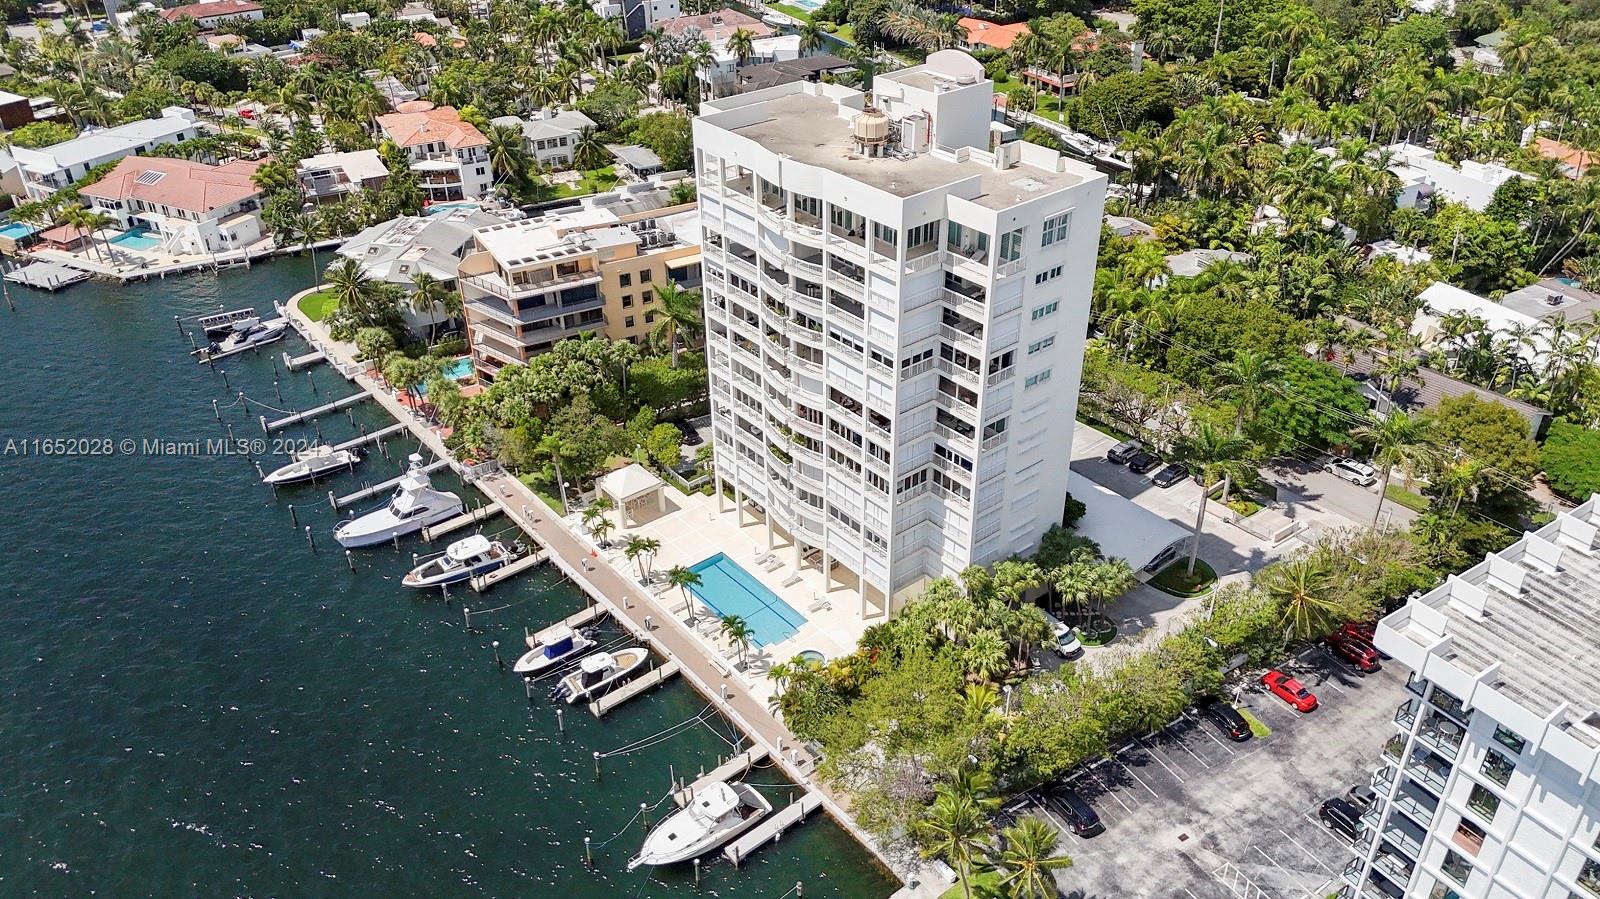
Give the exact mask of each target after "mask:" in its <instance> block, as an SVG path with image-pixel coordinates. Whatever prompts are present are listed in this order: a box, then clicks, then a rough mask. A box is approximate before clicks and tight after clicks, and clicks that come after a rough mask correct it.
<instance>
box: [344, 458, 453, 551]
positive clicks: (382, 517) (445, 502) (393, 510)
mask: <svg viewBox="0 0 1600 899" xmlns="http://www.w3.org/2000/svg"><path fill="white" fill-rule="evenodd" d="M410 461H411V469H410V470H409V471H407V472H406V475H405V477H403V478H401V479H400V486H398V487H396V488H395V491H394V496H391V497H390V498H389V502H387V503H385V504H384V505H382V506H379V507H378V508H376V509H373V510H372V511H370V512H367V513H365V514H363V515H358V516H356V517H355V518H351V519H348V520H346V521H344V522H341V523H340V524H339V526H338V527H336V528H334V529H333V539H335V540H337V541H339V545H340V546H343V547H347V548H350V549H355V548H358V547H362V546H375V545H377V544H379V543H388V542H389V541H390V540H393V539H395V538H396V537H405V536H407V535H409V534H415V533H416V532H417V531H420V530H422V529H423V528H425V527H427V526H429V525H433V524H438V523H440V522H442V521H448V520H450V519H451V518H454V517H456V516H457V515H460V514H461V512H462V509H463V508H464V504H463V503H462V502H461V497H459V496H456V495H455V494H454V493H446V492H444V491H442V490H435V489H433V484H432V482H430V481H429V480H428V473H427V472H425V471H423V470H422V457H421V456H419V455H416V454H415V453H413V454H412V455H411V460H410Z"/></svg>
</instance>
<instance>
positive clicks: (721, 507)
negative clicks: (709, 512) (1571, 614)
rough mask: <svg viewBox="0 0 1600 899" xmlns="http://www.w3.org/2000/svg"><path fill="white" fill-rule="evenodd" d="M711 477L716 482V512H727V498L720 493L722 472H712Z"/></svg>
mask: <svg viewBox="0 0 1600 899" xmlns="http://www.w3.org/2000/svg"><path fill="white" fill-rule="evenodd" d="M711 476H712V478H714V479H715V480H716V482H717V512H718V514H721V513H723V512H726V511H728V504H727V497H725V496H723V493H722V472H720V471H714V472H712V474H711Z"/></svg>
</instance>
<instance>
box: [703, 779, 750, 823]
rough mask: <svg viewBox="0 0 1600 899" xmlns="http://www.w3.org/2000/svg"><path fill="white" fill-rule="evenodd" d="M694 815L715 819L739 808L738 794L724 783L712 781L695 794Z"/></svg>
mask: <svg viewBox="0 0 1600 899" xmlns="http://www.w3.org/2000/svg"><path fill="white" fill-rule="evenodd" d="M692 808H693V809H694V811H695V817H698V818H701V819H703V820H706V821H716V820H718V819H719V818H723V817H725V816H727V815H730V814H732V813H733V812H734V811H735V810H737V809H738V808H739V794H738V793H737V792H735V791H734V789H733V787H730V786H728V785H727V784H725V783H714V784H712V785H710V786H708V787H706V788H705V789H703V790H701V791H700V792H699V793H696V794H695V797H694V805H693V806H692Z"/></svg>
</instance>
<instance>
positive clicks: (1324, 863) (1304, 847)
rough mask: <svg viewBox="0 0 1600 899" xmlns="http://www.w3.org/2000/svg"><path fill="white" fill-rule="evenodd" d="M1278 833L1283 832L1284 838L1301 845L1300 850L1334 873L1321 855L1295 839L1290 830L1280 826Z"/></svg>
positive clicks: (1330, 872)
mask: <svg viewBox="0 0 1600 899" xmlns="http://www.w3.org/2000/svg"><path fill="white" fill-rule="evenodd" d="M1278 833H1281V834H1283V836H1284V839H1286V840H1288V841H1289V842H1291V843H1293V844H1295V845H1296V846H1299V847H1300V851H1301V852H1304V853H1305V854H1306V855H1308V856H1310V857H1311V860H1312V861H1314V862H1316V863H1317V864H1318V865H1319V866H1320V867H1321V868H1322V870H1324V871H1327V872H1328V873H1329V874H1333V873H1334V870H1333V869H1332V868H1330V867H1328V865H1327V863H1326V862H1324V861H1323V860H1322V857H1321V856H1319V855H1317V854H1316V853H1314V852H1312V851H1311V850H1310V849H1307V848H1306V844H1304V843H1302V842H1300V841H1299V840H1297V839H1295V838H1294V837H1292V836H1290V835H1289V832H1288V831H1286V830H1284V829H1283V828H1281V827H1280V828H1278Z"/></svg>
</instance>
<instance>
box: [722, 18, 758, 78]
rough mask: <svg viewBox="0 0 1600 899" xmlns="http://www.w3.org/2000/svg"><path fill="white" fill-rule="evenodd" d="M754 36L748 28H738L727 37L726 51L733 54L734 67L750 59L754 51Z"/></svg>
mask: <svg viewBox="0 0 1600 899" xmlns="http://www.w3.org/2000/svg"><path fill="white" fill-rule="evenodd" d="M755 41H756V36H755V35H754V34H752V33H751V32H750V29H748V28H740V29H737V30H736V31H734V32H733V34H732V35H731V36H730V37H729V38H728V52H729V53H732V54H733V64H734V67H735V68H738V67H740V66H743V65H744V64H745V63H747V62H749V61H750V57H752V56H754V55H755V53H756V47H755Z"/></svg>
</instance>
